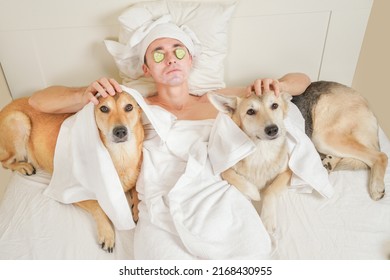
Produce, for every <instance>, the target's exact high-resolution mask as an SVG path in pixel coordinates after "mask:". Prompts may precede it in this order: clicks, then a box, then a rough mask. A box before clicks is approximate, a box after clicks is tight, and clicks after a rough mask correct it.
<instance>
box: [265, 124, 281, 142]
mask: <svg viewBox="0 0 390 280" xmlns="http://www.w3.org/2000/svg"><path fill="white" fill-rule="evenodd" d="M264 132H265V134H266V135H267V136H269V138H270V139H273V138H275V137H276V136H277V135H278V132H279V127H278V126H277V125H275V124H272V125H269V126H267V127H266V128H265V129H264Z"/></svg>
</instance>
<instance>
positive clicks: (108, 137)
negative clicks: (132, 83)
mask: <svg viewBox="0 0 390 280" xmlns="http://www.w3.org/2000/svg"><path fill="white" fill-rule="evenodd" d="M141 112H142V111H141V108H140V106H139V105H138V104H137V102H136V101H135V99H134V98H133V97H132V96H131V95H130V94H128V93H125V92H122V93H117V94H116V95H114V96H108V97H106V98H103V97H99V104H98V105H96V106H95V120H96V124H97V127H98V129H99V133H100V137H101V138H102V141H103V142H104V143H105V144H106V145H107V144H109V143H123V142H126V141H128V140H130V139H131V138H132V137H134V136H135V137H143V130H142V122H141ZM141 130H142V131H141ZM137 140H139V139H137ZM141 140H142V139H141Z"/></svg>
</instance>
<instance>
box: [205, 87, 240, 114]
mask: <svg viewBox="0 0 390 280" xmlns="http://www.w3.org/2000/svg"><path fill="white" fill-rule="evenodd" d="M207 97H208V98H209V100H210V102H211V104H213V105H214V107H215V108H217V110H218V111H220V112H222V113H225V114H233V113H234V112H235V111H236V109H237V103H238V102H237V97H235V96H226V95H223V94H219V93H216V92H213V91H210V92H208V93H207Z"/></svg>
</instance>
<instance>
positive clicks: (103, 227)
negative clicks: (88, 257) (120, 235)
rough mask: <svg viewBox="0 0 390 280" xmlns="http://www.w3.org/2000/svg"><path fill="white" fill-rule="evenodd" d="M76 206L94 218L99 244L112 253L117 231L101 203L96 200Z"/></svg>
mask: <svg viewBox="0 0 390 280" xmlns="http://www.w3.org/2000/svg"><path fill="white" fill-rule="evenodd" d="M75 204H76V205H77V206H79V207H81V208H83V209H84V210H86V211H88V212H89V213H90V214H91V215H92V216H93V218H94V219H95V222H96V225H97V231H98V242H99V244H100V245H102V249H103V250H106V251H108V252H109V253H112V252H113V250H114V245H115V231H114V228H113V226H112V224H111V221H110V219H109V218H108V217H107V215H106V213H104V211H103V209H102V208H101V207H100V205H99V203H98V202H97V201H96V200H85V201H80V202H76V203H75Z"/></svg>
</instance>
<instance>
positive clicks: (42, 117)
mask: <svg viewBox="0 0 390 280" xmlns="http://www.w3.org/2000/svg"><path fill="white" fill-rule="evenodd" d="M94 110H95V120H96V124H97V127H98V129H99V135H100V138H101V140H102V142H103V144H104V145H105V146H106V148H107V150H108V152H109V153H110V156H111V158H112V160H113V163H114V166H115V168H116V171H117V172H118V175H119V177H120V180H121V183H122V186H123V190H124V192H127V191H130V194H131V197H132V204H133V205H132V209H133V219H134V220H135V221H137V220H138V207H137V205H138V196H137V193H136V190H135V184H136V180H137V177H138V174H139V169H140V166H141V160H142V143H143V138H144V131H143V127H142V123H141V109H140V107H139V106H138V104H137V102H136V101H135V100H134V98H133V97H132V96H131V95H129V94H127V93H119V94H116V95H115V96H114V97H112V96H109V97H107V98H100V103H99V104H98V105H97V106H95V109H94ZM70 115H71V114H47V113H42V112H38V111H36V110H34V109H33V108H32V107H31V106H30V105H29V104H28V98H21V99H17V100H15V101H13V102H11V103H10V104H9V105H7V106H6V107H4V108H3V110H2V111H1V112H0V161H1V163H2V165H3V167H4V168H7V169H11V170H13V171H18V172H19V173H21V174H24V175H32V174H35V172H36V168H40V169H43V170H45V171H47V172H49V173H51V174H52V173H53V158H54V150H55V145H56V141H57V137H58V133H59V130H60V127H61V124H62V122H63V121H64V120H65V119H66V118H68V117H69V116H70ZM75 204H76V205H78V206H80V207H81V208H83V209H85V210H87V211H88V212H89V213H90V214H91V215H92V216H93V218H94V219H95V221H96V224H97V230H98V241H99V244H101V245H102V248H103V249H104V250H107V251H108V252H112V251H113V248H114V244H115V232H114V228H113V226H112V223H111V221H110V220H109V218H108V217H107V215H106V214H105V213H104V211H103V210H102V208H101V207H100V206H99V204H98V202H97V201H96V200H87V201H81V202H78V203H75Z"/></svg>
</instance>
